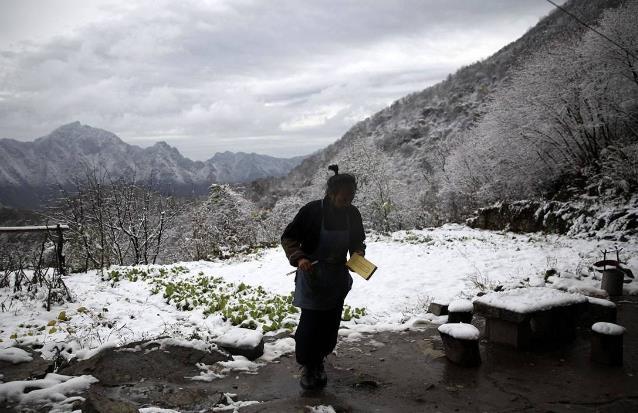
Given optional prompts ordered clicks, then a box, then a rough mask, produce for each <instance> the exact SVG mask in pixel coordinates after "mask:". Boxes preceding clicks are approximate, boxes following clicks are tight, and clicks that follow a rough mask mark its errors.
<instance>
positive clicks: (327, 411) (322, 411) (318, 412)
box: [306, 404, 336, 413]
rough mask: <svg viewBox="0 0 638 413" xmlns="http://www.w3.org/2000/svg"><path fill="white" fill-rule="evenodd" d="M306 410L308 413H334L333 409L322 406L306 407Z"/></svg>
mask: <svg viewBox="0 0 638 413" xmlns="http://www.w3.org/2000/svg"><path fill="white" fill-rule="evenodd" d="M306 409H308V412H310V413H336V411H335V409H334V407H332V406H325V405H323V404H320V405H319V406H306Z"/></svg>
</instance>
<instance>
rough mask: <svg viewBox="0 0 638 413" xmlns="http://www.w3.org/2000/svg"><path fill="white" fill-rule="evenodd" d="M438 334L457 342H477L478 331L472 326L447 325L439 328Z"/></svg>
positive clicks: (463, 324) (462, 324) (460, 324)
mask: <svg viewBox="0 0 638 413" xmlns="http://www.w3.org/2000/svg"><path fill="white" fill-rule="evenodd" d="M439 333H443V334H447V335H448V336H451V337H454V338H456V339H459V340H478V338H479V330H478V328H476V327H474V326H473V325H472V324H465V323H448V324H442V325H440V326H439Z"/></svg>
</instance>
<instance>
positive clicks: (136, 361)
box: [59, 339, 230, 386]
mask: <svg viewBox="0 0 638 413" xmlns="http://www.w3.org/2000/svg"><path fill="white" fill-rule="evenodd" d="M229 360H230V357H229V356H228V355H227V354H224V353H222V352H220V351H217V350H212V349H211V350H209V351H204V350H200V349H196V348H192V347H185V346H182V345H180V343H179V342H177V341H175V340H171V339H158V340H147V341H142V342H136V343H131V344H128V345H126V346H124V347H118V348H108V349H105V350H103V351H101V352H99V353H98V354H96V355H95V356H93V357H91V358H90V359H88V360H82V361H79V362H77V363H74V364H72V365H71V366H69V367H66V368H64V369H61V370H60V372H59V373H60V374H66V375H75V376H77V375H82V374H90V375H92V376H94V377H96V378H97V379H99V380H100V384H101V385H105V386H116V385H119V384H124V383H137V382H139V381H140V380H141V379H144V380H148V379H158V380H162V381H169V382H173V383H180V382H183V381H184V380H186V379H185V378H184V377H186V376H196V375H198V374H199V373H200V370H199V369H198V368H197V366H196V364H197V363H203V364H209V365H210V364H214V363H217V362H219V361H229Z"/></svg>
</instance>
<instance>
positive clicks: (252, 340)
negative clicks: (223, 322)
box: [215, 328, 264, 347]
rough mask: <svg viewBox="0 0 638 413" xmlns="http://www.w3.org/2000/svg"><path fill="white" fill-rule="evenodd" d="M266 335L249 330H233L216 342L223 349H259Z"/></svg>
mask: <svg viewBox="0 0 638 413" xmlns="http://www.w3.org/2000/svg"><path fill="white" fill-rule="evenodd" d="M263 338H264V335H263V334H262V333H260V332H259V331H256V330H250V329H248V328H232V329H230V330H228V331H226V333H224V335H222V336H221V337H219V338H217V339H216V340H215V342H216V343H217V344H218V345H219V346H222V347H257V346H258V345H259V343H261V340H263Z"/></svg>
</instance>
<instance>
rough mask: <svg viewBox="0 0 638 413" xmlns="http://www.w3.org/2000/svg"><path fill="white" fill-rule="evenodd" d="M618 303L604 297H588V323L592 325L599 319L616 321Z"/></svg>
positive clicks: (609, 321)
mask: <svg viewBox="0 0 638 413" xmlns="http://www.w3.org/2000/svg"><path fill="white" fill-rule="evenodd" d="M616 314H617V310H616V304H614V303H613V302H612V301H609V300H605V299H602V298H594V297H587V314H586V320H587V325H589V326H591V325H592V324H594V323H597V322H599V321H603V322H607V323H615V322H616Z"/></svg>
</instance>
